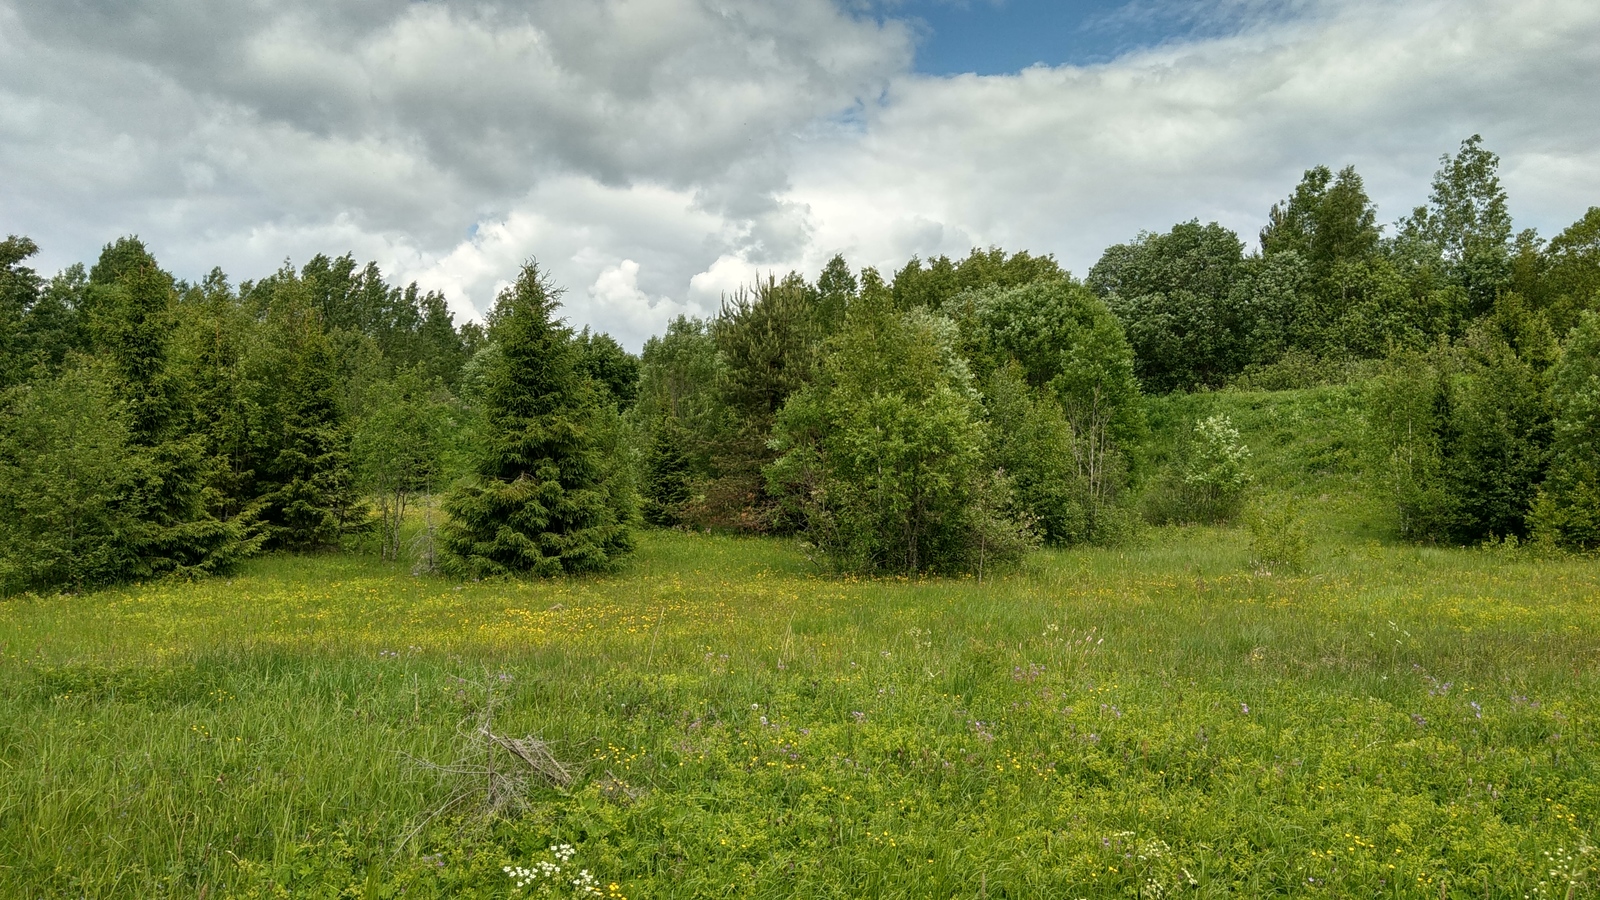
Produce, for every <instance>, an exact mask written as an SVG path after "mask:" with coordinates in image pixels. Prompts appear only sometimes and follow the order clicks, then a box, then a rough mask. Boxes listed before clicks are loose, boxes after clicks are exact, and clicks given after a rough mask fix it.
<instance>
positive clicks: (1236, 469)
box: [1144, 414, 1254, 525]
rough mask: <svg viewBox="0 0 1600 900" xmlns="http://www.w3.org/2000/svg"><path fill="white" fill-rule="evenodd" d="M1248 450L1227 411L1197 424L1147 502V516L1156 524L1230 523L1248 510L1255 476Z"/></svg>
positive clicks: (1149, 495)
mask: <svg viewBox="0 0 1600 900" xmlns="http://www.w3.org/2000/svg"><path fill="white" fill-rule="evenodd" d="M1249 460H1250V448H1249V447H1247V446H1245V444H1244V442H1243V441H1242V440H1241V439H1240V436H1239V429H1237V428H1235V427H1234V426H1233V421H1232V420H1231V419H1229V418H1228V416H1226V415H1221V414H1219V415H1212V416H1207V417H1205V418H1203V419H1200V420H1199V421H1197V422H1195V424H1194V428H1193V431H1192V432H1191V433H1190V435H1189V439H1188V440H1187V441H1186V442H1185V443H1184V444H1183V445H1182V447H1181V448H1180V451H1179V453H1178V454H1177V457H1176V458H1175V460H1174V461H1173V464H1172V465H1171V466H1170V467H1169V468H1168V470H1167V471H1165V472H1163V473H1162V474H1161V476H1160V477H1159V478H1158V479H1157V481H1156V483H1155V485H1154V487H1153V488H1152V489H1151V491H1150V493H1149V494H1147V495H1146V497H1145V500H1144V514H1145V518H1146V519H1147V520H1148V521H1149V522H1150V523H1151V524H1154V525H1166V524H1171V523H1185V524H1205V525H1213V524H1217V523H1221V522H1229V521H1232V520H1233V519H1234V518H1235V517H1237V516H1238V515H1239V512H1240V510H1242V509H1243V508H1244V501H1245V492H1246V490H1247V489H1248V488H1249V487H1250V484H1251V482H1252V481H1253V480H1254V478H1253V476H1252V475H1251V473H1250V467H1249Z"/></svg>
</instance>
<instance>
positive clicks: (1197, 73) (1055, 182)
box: [0, 0, 1600, 347]
mask: <svg viewBox="0 0 1600 900" xmlns="http://www.w3.org/2000/svg"><path fill="white" fill-rule="evenodd" d="M1207 2H1211V3H1212V4H1213V6H1214V7H1215V9H1214V10H1212V11H1211V12H1207V11H1206V10H1207V7H1206V6H1205V4H1204V3H1198V2H1197V3H1196V4H1195V8H1196V12H1195V13H1194V14H1193V15H1192V16H1191V17H1192V18H1194V19H1195V20H1196V21H1201V20H1204V22H1205V23H1207V24H1206V27H1205V28H1204V29H1202V32H1203V33H1205V34H1211V35H1220V36H1214V37H1207V38H1204V39H1194V40H1188V41H1176V42H1173V43H1170V44H1168V45H1165V46H1161V47H1157V48H1154V49H1149V50H1144V51H1140V52H1137V53H1133V54H1129V55H1126V56H1123V57H1120V58H1117V59H1115V60H1112V61H1110V62H1107V63H1104V64H1099V65H1094V66H1062V67H1057V68H1045V67H1036V68H1033V69H1029V70H1026V71H1023V72H1021V73H1017V74H1015V75H1007V76H989V77H976V76H960V77H954V78H934V77H927V76H921V75H916V74H912V73H911V72H910V70H909V65H910V40H911V38H910V36H909V35H910V30H909V29H908V28H907V27H904V26H902V25H901V24H899V23H897V22H894V21H888V22H885V23H879V22H876V21H872V20H869V19H864V18H855V17H852V16H851V15H849V14H846V13H844V12H841V11H840V9H839V8H838V7H836V6H835V5H833V4H831V3H829V2H827V0H795V2H786V3H777V2H762V0H599V2H597V0H548V2H544V3H540V4H538V5H534V6H526V7H524V6H520V5H512V4H509V3H506V4H497V3H494V2H468V0H460V2H439V3H426V4H419V3H408V2H402V0H369V2H362V3H321V2H318V3H312V2H310V0H305V2H288V3H283V4H234V5H227V6H225V7H221V8H217V7H215V6H214V5H213V4H209V3H202V2H200V0H141V2H129V3H119V4H104V3H99V2H94V0H63V2H61V3H58V4H35V3H26V2H23V0H0V169H3V171H4V172H5V173H6V177H5V178H4V179H0V211H3V213H4V216H5V218H6V222H5V223H4V228H5V229H6V230H8V231H17V232H21V233H27V234H30V235H31V236H33V237H34V238H35V239H37V240H38V241H39V242H40V244H41V245H42V246H43V248H44V254H43V258H42V259H41V260H40V263H41V267H42V268H45V269H47V270H48V269H49V268H51V267H52V266H59V265H64V264H65V263H67V262H70V261H73V260H80V259H89V258H92V256H93V254H94V253H95V252H96V251H97V250H98V248H99V246H100V245H101V244H103V243H105V242H106V241H108V240H110V239H112V238H114V237H115V236H116V235H117V234H121V233H128V232H137V233H139V234H141V235H142V236H143V237H145V238H146V239H147V240H148V241H149V242H150V243H151V245H152V248H153V249H154V251H155V252H156V254H157V256H158V257H159V258H160V259H162V260H163V261H164V262H165V263H167V264H168V265H169V266H171V267H172V268H174V269H175V270H176V271H177V272H178V273H179V274H180V275H184V276H187V277H198V276H199V275H201V274H203V273H204V272H205V271H206V270H208V269H209V268H210V267H211V266H212V265H221V266H223V267H224V268H225V269H227V270H228V271H229V272H230V273H231V274H233V275H234V276H235V277H241V278H242V277H259V276H260V275H262V274H264V273H266V272H268V271H270V270H272V269H273V268H276V266H277V265H278V264H279V263H281V261H282V260H283V259H284V258H285V257H290V258H293V259H295V260H297V261H304V260H305V259H306V258H307V257H309V256H310V255H311V254H313V253H316V252H327V253H334V254H337V253H343V252H345V251H347V250H348V251H353V252H354V253H355V254H356V255H357V256H358V257H360V258H362V259H369V258H370V259H375V260H377V261H378V262H379V264H380V265H382V266H383V267H384V269H385V271H386V272H389V273H391V274H392V275H394V276H396V277H398V278H400V279H403V280H411V279H416V280H417V281H418V282H419V283H421V284H422V285H423V286H424V287H426V288H437V289H441V290H444V291H445V292H446V294H447V295H448V296H449V297H450V298H451V302H452V304H453V305H454V308H455V309H456V310H457V312H458V314H461V315H471V314H474V313H475V312H478V311H482V310H486V309H487V308H488V306H489V304H490V303H491V302H492V301H493V297H494V294H495V292H496V291H497V290H498V289H499V287H501V286H503V285H504V284H505V283H506V282H507V281H508V280H509V279H511V278H513V277H515V275H516V272H517V269H518V266H519V265H520V264H521V263H522V262H523V261H524V260H525V259H527V258H529V257H537V258H538V259H539V261H540V263H541V265H543V266H544V267H545V268H546V269H547V270H548V271H549V272H550V273H551V274H552V276H553V277H554V278H555V279H556V280H557V281H558V282H559V283H561V284H564V285H567V286H568V287H569V288H571V291H570V293H569V294H568V295H567V298H566V302H567V304H568V310H567V311H568V315H569V318H570V319H571V320H572V321H573V322H574V324H579V325H581V324H593V325H595V326H596V327H599V328H601V329H605V330H610V331H612V332H613V333H615V334H616V335H617V336H618V338H619V339H620V340H622V341H623V342H624V343H625V344H627V345H629V346H633V347H637V346H639V344H640V343H642V341H643V339H644V337H645V335H647V334H648V333H650V332H652V331H656V330H659V329H660V328H662V327H663V326H664V325H665V323H666V321H667V320H668V318H670V316H671V315H674V314H676V313H677V312H679V311H688V312H691V313H699V314H709V313H711V312H714V311H715V310H716V308H717V303H718V300H719V298H720V296H721V295H722V294H723V293H724V292H727V291H730V290H732V289H734V288H736V287H737V286H738V285H739V284H741V283H746V282H748V281H749V280H751V279H752V278H753V277H756V276H757V275H758V274H765V273H766V272H768V271H776V272H777V273H778V274H780V275H781V274H782V273H783V272H784V271H786V270H787V269H788V268H790V267H799V268H801V269H803V270H804V271H807V272H809V273H815V272H816V271H817V270H818V269H819V268H820V267H821V265H822V264H823V262H825V261H826V259H827V258H828V257H829V256H831V255H832V254H833V253H835V252H841V251H842V252H844V253H845V254H846V255H847V257H848V258H849V259H850V260H851V261H852V262H853V263H855V264H857V265H862V264H873V265H878V266H880V267H883V268H888V267H894V266H898V265H899V264H900V263H902V262H903V261H904V260H905V259H906V258H907V257H908V256H910V255H911V254H912V253H918V254H921V255H923V256H928V255H933V254H937V253H950V254H961V253H964V252H965V250H966V249H967V248H969V247H971V246H973V245H987V244H991V243H994V244H999V245H1002V246H1005V247H1007V248H1009V249H1023V248H1025V249H1029V250H1032V251H1034V252H1054V253H1055V254H1056V255H1057V256H1058V258H1060V259H1061V260H1062V261H1063V262H1064V263H1066V264H1067V265H1068V266H1069V267H1071V268H1073V269H1074V270H1076V271H1078V272H1079V273H1080V274H1081V273H1082V272H1083V271H1084V270H1085V269H1086V268H1087V267H1088V266H1089V265H1090V264H1092V263H1093V262H1094V260H1095V259H1096V258H1097V257H1098V255H1099V252H1100V250H1101V249H1102V248H1103V247H1104V246H1106V245H1107V244H1109V243H1112V242H1115V241H1121V240H1126V239H1127V238H1129V237H1131V236H1132V235H1134V234H1135V233H1137V232H1138V231H1139V230H1141V229H1147V228H1148V229H1161V228H1165V227H1168V226H1170V225H1171V224H1172V223H1174V222H1177V221H1181V220H1186V219H1188V218H1191V217H1199V218H1201V219H1202V220H1210V219H1217V220H1219V221H1221V222H1223V223H1224V224H1226V225H1228V226H1230V227H1233V228H1235V229H1236V230H1238V231H1239V232H1240V233H1241V235H1242V236H1244V237H1245V238H1246V239H1247V240H1248V239H1250V238H1251V237H1253V234H1254V231H1255V229H1256V228H1258V227H1259V225H1260V223H1261V221H1262V219H1263V218H1264V216H1265V213H1266V210H1267V209H1268V207H1270V205H1271V203H1272V202H1273V201H1274V200H1276V199H1278V198H1280V197H1282V196H1284V195H1285V194H1287V193H1288V192H1289V191H1290V190H1291V189H1292V187H1293V185H1294V183H1295V182H1296V181H1297V180H1298V179H1299V176H1300V173H1301V171H1302V170H1304V169H1305V168H1308V167H1310V166H1312V165H1315V164H1318V163H1326V164H1330V165H1343V164H1345V163H1354V164H1355V165H1356V166H1357V168H1358V169H1359V170H1360V171H1361V172H1362V174H1363V175H1364V176H1365V177H1366V179H1367V183H1368V187H1369V189H1370V190H1371V192H1372V193H1373V195H1374V197H1375V198H1376V199H1377V200H1378V201H1379V203H1380V207H1381V214H1382V216H1383V218H1384V219H1386V220H1391V221H1392V220H1393V219H1394V218H1396V217H1398V216H1399V215H1401V214H1403V213H1404V212H1406V211H1407V210H1408V209H1409V207H1410V206H1412V205H1414V204H1416V203H1419V202H1422V201H1423V200H1424V199H1425V198H1426V193H1427V182H1428V178H1429V176H1430V175H1431V173H1432V171H1433V169H1434V167H1435V165H1436V161H1437V157H1438V156H1439V154H1441V153H1445V152H1450V151H1453V150H1454V149H1455V146H1456V144H1457V142H1458V141H1459V140H1460V139H1461V138H1463V137H1465V136H1466V135H1468V134H1471V133H1473V132H1482V133H1483V134H1484V136H1485V139H1486V143H1487V145H1488V146H1489V147H1490V148H1491V149H1494V150H1496V151H1497V152H1499V153H1500V154H1501V155H1502V156H1503V157H1504V167H1503V170H1502V173H1503V176H1504V180H1505V183H1506V187H1507V189H1508V190H1509V191H1510V193H1511V200H1512V208H1513V212H1514V213H1515V214H1516V215H1517V216H1518V220H1519V225H1537V226H1538V227H1539V228H1540V229H1541V231H1543V232H1544V233H1546V234H1550V233H1553V232H1554V231H1556V230H1558V229H1559V228H1561V227H1563V226H1564V225H1566V224H1568V223H1570V222H1571V221H1573V220H1574V219H1576V218H1577V217H1578V216H1579V215H1581V214H1582V213H1583V211H1584V209H1585V208H1586V207H1587V206H1589V205H1591V204H1594V203H1600V118H1597V117H1595V116H1594V115H1593V113H1592V110H1591V109H1590V107H1591V106H1592V93H1593V92H1592V84H1593V83H1594V82H1595V80H1596V78H1597V77H1600V6H1596V5H1595V4H1594V3H1592V2H1590V0H1526V2H1518V3H1511V2H1504V0H1458V2H1448V3H1447V2H1442V0H1418V2H1399V0H1347V2H1335V0H1323V2H1315V0H1299V2H1295V3H1292V4H1288V5H1284V4H1281V3H1280V4H1268V5H1267V6H1266V7H1262V6H1261V4H1260V3H1259V2H1257V0H1207ZM1141 9H1143V7H1138V6H1135V7H1134V8H1133V10H1132V11H1131V12H1129V13H1128V15H1134V16H1137V15H1140V14H1142V13H1141ZM1262 9H1271V10H1274V11H1273V12H1272V14H1271V15H1264V14H1262V13H1261V10H1262ZM1145 11H1146V12H1147V10H1145ZM1219 23H1220V24H1219ZM1230 29H1232V30H1230Z"/></svg>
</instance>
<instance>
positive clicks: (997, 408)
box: [983, 362, 1090, 545]
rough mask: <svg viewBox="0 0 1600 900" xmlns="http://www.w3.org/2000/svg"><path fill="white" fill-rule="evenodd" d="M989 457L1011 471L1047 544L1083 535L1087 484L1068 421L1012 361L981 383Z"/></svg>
mask: <svg viewBox="0 0 1600 900" xmlns="http://www.w3.org/2000/svg"><path fill="white" fill-rule="evenodd" d="M983 399H984V405H985V407H986V408H987V412H988V421H987V425H988V431H989V461H990V463H991V464H992V466H993V467H994V468H995V469H997V470H999V471H1002V472H1004V473H1005V474H1006V475H1007V476H1009V477H1010V487H1011V490H1012V492H1013V494H1014V495H1015V497H1016V502H1017V505H1018V506H1019V507H1020V508H1021V509H1022V510H1023V511H1025V514H1026V515H1027V516H1028V517H1029V518H1031V519H1032V520H1033V521H1034V525H1035V528H1036V529H1037V531H1038V533H1039V536H1040V537H1041V538H1042V539H1043V540H1044V541H1045V542H1046V543H1048V544H1054V545H1066V544H1075V543H1079V542H1081V541H1085V540H1088V539H1089V537H1090V528H1089V522H1090V518H1089V510H1088V507H1089V487H1088V485H1087V483H1086V482H1085V479H1084V478H1083V476H1082V475H1081V474H1080V473H1079V472H1078V471H1077V466H1076V465H1075V461H1076V457H1075V454H1074V443H1075V442H1074V438H1073V432H1072V426H1071V425H1070V424H1068V422H1067V417H1066V414H1065V413H1063V412H1062V411H1061V404H1060V402H1059V401H1058V400H1057V399H1056V398H1055V396H1054V395H1053V394H1051V393H1048V392H1044V391H1039V390H1037V389H1035V388H1033V387H1031V386H1030V385H1029V384H1028V382H1027V380H1026V378H1025V376H1024V373H1023V371H1022V367H1021V366H1020V365H1019V364H1017V363H1015V362H1012V363H1010V364H1009V365H1005V366H1001V367H1000V368H997V369H995V370H994V373H993V374H991V375H990V376H989V379H988V381H987V382H986V383H985V384H984V391H983Z"/></svg>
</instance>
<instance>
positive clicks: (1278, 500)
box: [1248, 497, 1311, 573]
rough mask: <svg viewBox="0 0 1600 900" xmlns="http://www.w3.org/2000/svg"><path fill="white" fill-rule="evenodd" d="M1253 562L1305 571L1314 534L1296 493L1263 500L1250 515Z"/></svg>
mask: <svg viewBox="0 0 1600 900" xmlns="http://www.w3.org/2000/svg"><path fill="white" fill-rule="evenodd" d="M1248 524H1249V526H1250V557H1251V562H1252V563H1253V564H1254V565H1255V566H1256V567H1257V568H1259V569H1265V570H1267V571H1278V572H1288V573H1293V572H1303V571H1305V568H1306V561H1307V558H1308V557H1309V556H1310V554H1311V535H1310V529H1309V528H1308V527H1307V523H1306V520H1305V517H1304V516H1302V515H1301V513H1300V504H1299V502H1298V501H1297V500H1296V499H1295V498H1294V497H1275V498H1273V499H1272V500H1270V501H1262V502H1261V503H1259V504H1258V505H1257V507H1256V508H1255V509H1253V510H1252V511H1251V513H1250V515H1249V516H1248Z"/></svg>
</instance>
